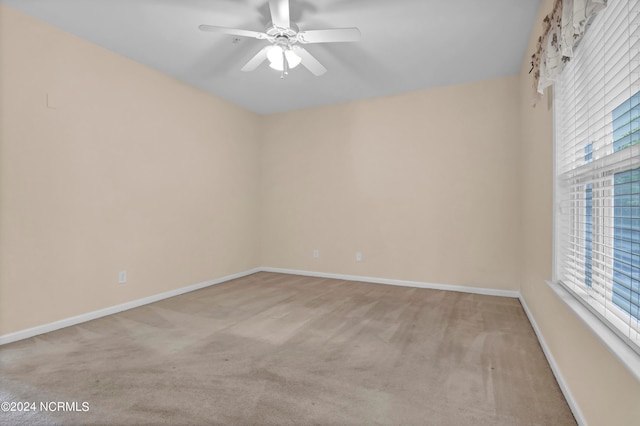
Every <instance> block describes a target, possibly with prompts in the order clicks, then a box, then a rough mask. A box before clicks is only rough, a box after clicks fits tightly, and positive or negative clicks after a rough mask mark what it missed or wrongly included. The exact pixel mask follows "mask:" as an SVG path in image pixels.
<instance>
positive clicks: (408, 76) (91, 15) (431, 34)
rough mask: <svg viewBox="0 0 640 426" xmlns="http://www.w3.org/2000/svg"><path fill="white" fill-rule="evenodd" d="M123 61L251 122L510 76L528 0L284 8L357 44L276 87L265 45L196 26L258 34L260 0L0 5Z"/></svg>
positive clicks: (339, 47)
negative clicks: (238, 109)
mask: <svg viewBox="0 0 640 426" xmlns="http://www.w3.org/2000/svg"><path fill="white" fill-rule="evenodd" d="M0 1H1V2H2V3H5V4H7V5H9V6H11V7H13V8H15V9H18V10H21V11H23V12H25V13H27V14H29V15H31V16H33V17H35V18H37V19H40V20H42V21H45V22H48V23H49V24H52V25H54V26H56V27H59V28H61V29H63V30H65V31H67V32H70V33H72V34H75V35H77V36H80V37H82V38H84V39H86V40H89V41H91V42H93V43H95V44H97V45H100V46H103V47H105V48H107V49H109V50H111V51H114V52H117V53H119V54H121V55H123V56H125V57H128V58H131V59H133V60H135V61H137V62H140V63H142V64H145V65H147V66H149V67H151V68H155V69H157V70H159V71H161V72H163V73H165V74H168V75H170V76H173V77H175V78H177V79H179V80H181V81H184V82H185V83H188V84H191V85H193V86H196V87H198V88H201V89H203V90H206V91H208V92H210V93H212V94H214V95H216V96H218V97H221V98H224V99H226V100H228V101H230V102H233V103H235V104H238V105H241V106H243V107H245V108H247V109H250V110H252V111H255V112H257V113H260V114H268V113H274V112H281V111H290V110H295V109H301V108H309V107H314V106H319V105H326V104H332V103H339V102H345V101H350V100H355V99H365V98H372V97H376V96H384V95H390V94H394V93H401V92H407V91H413V90H420V89H426V88H430V87H436V86H444V85H450V84H459V83H465V82H471V81H478V80H484V79H489V78H496V77H503V76H507V75H513V74H516V73H517V72H518V71H519V69H520V65H521V63H522V60H523V57H524V54H525V49H526V45H527V42H528V39H529V35H530V33H531V30H532V26H533V23H534V20H535V17H536V14H537V11H538V7H539V6H540V0H290V2H291V6H290V7H291V20H292V22H294V23H295V24H297V25H298V27H299V28H300V30H310V29H324V28H341V27H358V28H359V29H360V31H361V32H362V40H361V41H360V42H357V43H332V44H312V45H306V46H305V47H306V48H307V50H308V51H309V52H311V53H312V54H313V55H314V56H315V57H316V58H317V59H318V60H319V61H320V62H321V63H322V64H323V65H324V66H325V67H326V68H327V69H328V71H327V73H326V74H324V75H323V76H321V77H315V76H313V75H312V74H311V73H310V72H309V71H308V70H307V69H305V68H304V67H302V66H301V67H298V68H296V69H294V70H292V71H291V72H290V73H289V75H288V76H287V77H286V78H285V79H280V73H279V72H278V71H274V70H272V69H270V68H269V66H268V62H265V63H264V64H262V65H261V66H260V67H258V69H257V70H255V71H253V72H249V73H245V72H241V71H240V68H241V67H242V66H243V65H244V64H245V63H246V62H247V61H248V60H249V59H250V58H251V57H252V56H253V55H254V54H255V53H257V52H258V51H259V50H260V49H261V48H262V47H263V46H264V45H266V43H267V42H266V41H263V40H255V39H247V38H244V39H242V40H241V41H239V42H236V43H234V36H230V35H222V34H217V33H207V32H202V31H199V30H198V25H200V24H209V25H217V26H223V27H232V28H242V29H249V30H255V31H264V30H265V29H266V27H267V24H268V22H269V21H270V14H269V7H268V0H0Z"/></svg>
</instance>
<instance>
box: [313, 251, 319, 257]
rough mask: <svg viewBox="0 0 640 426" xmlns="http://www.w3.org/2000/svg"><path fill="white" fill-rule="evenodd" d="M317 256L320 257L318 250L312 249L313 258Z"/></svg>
mask: <svg viewBox="0 0 640 426" xmlns="http://www.w3.org/2000/svg"><path fill="white" fill-rule="evenodd" d="M319 257H320V250H314V251H313V258H314V259H317V258H319Z"/></svg>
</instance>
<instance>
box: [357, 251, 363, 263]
mask: <svg viewBox="0 0 640 426" xmlns="http://www.w3.org/2000/svg"><path fill="white" fill-rule="evenodd" d="M356 262H362V253H360V252H359V251H357V252H356Z"/></svg>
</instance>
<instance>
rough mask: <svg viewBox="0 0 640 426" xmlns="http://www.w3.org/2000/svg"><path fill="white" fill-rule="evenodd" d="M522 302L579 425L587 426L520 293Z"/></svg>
mask: <svg viewBox="0 0 640 426" xmlns="http://www.w3.org/2000/svg"><path fill="white" fill-rule="evenodd" d="M520 303H521V304H522V307H523V308H524V312H525V313H526V314H527V317H528V318H529V322H530V323H531V326H532V327H533V331H534V332H535V333H536V337H537V338H538V342H540V346H541V347H542V352H544V356H545V357H546V358H547V362H549V365H550V366H551V371H553V375H554V376H555V377H556V381H557V382H558V385H559V386H560V390H561V391H562V394H563V395H564V398H565V399H566V400H567V404H569V408H571V412H572V413H573V417H575V419H576V422H578V425H580V426H586V424H587V422H586V421H585V419H584V416H583V415H582V411H581V410H580V407H579V406H578V404H577V403H576V400H575V399H574V398H573V395H572V394H571V391H570V390H569V386H568V385H567V382H565V380H564V377H562V373H560V369H559V368H558V364H556V361H555V359H554V358H553V355H552V354H551V350H549V347H548V346H547V342H546V341H545V340H544V337H542V333H541V332H540V329H539V328H538V324H537V323H536V320H535V319H534V318H533V315H532V314H531V311H530V310H529V307H528V306H527V302H525V300H524V297H523V296H522V295H520Z"/></svg>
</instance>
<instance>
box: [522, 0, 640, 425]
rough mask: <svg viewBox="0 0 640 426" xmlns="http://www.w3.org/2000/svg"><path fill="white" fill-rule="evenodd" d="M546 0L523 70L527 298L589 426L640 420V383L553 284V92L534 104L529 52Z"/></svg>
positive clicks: (543, 8)
mask: <svg viewBox="0 0 640 426" xmlns="http://www.w3.org/2000/svg"><path fill="white" fill-rule="evenodd" d="M552 3H553V2H552V1H551V0H546V1H544V2H543V4H542V6H541V9H540V14H539V16H538V21H537V23H536V25H535V26H534V30H533V33H532V35H531V40H530V43H529V48H528V50H527V52H528V55H527V56H526V57H525V59H524V62H523V65H522V70H521V73H520V94H521V100H520V102H521V113H522V116H521V123H522V127H521V133H520V139H521V141H522V153H521V159H520V164H521V168H522V192H521V199H520V200H521V204H522V232H523V235H522V244H523V248H522V257H523V261H522V288H521V292H522V295H523V297H524V299H525V301H526V303H527V305H528V306H529V308H530V310H531V311H532V313H533V316H534V318H535V321H536V323H537V324H538V326H539V328H540V330H541V332H542V335H543V337H544V340H545V341H546V342H547V344H548V346H549V348H550V350H551V353H552V355H553V358H554V359H555V361H556V363H557V365H558V367H559V369H560V371H561V374H562V376H563V377H564V379H565V381H566V383H567V385H568V387H569V389H570V392H571V393H572V394H573V396H574V399H575V401H576V403H577V404H578V406H579V408H580V410H581V411H582V413H583V415H584V418H585V420H586V421H587V422H588V424H590V425H636V424H638V423H639V422H640V404H639V402H640V382H638V381H637V380H635V379H634V378H633V377H632V376H631V375H630V374H629V373H628V372H627V370H626V369H625V368H624V367H623V366H622V365H621V364H620V363H619V362H618V361H617V359H615V358H614V357H613V356H612V355H611V354H610V353H609V352H608V350H607V349H606V348H604V347H603V345H602V344H601V343H600V341H599V340H598V339H597V338H596V337H595V336H594V335H593V334H592V333H591V331H589V330H588V329H587V328H586V327H585V326H584V325H583V324H582V323H581V322H580V320H578V319H577V318H576V316H575V315H574V314H573V313H572V312H570V311H569V310H568V309H567V307H566V306H565V305H564V303H563V302H561V301H560V300H559V299H558V298H557V297H556V295H555V293H553V292H552V291H551V290H550V289H549V288H548V287H547V286H546V284H544V280H547V279H550V278H551V268H552V235H553V234H552V221H553V217H552V198H553V192H552V185H553V163H552V155H553V152H552V148H553V139H552V112H551V109H550V108H549V105H548V97H549V96H547V98H545V99H544V100H543V101H542V102H539V103H538V105H537V106H536V107H535V108H533V107H532V94H533V89H532V79H531V76H530V75H529V74H528V71H529V69H530V68H531V66H530V63H529V61H530V59H529V56H530V55H531V54H532V53H533V51H534V48H535V40H536V39H537V37H538V35H539V32H540V31H541V28H542V26H541V21H542V18H543V17H544V15H546V14H547V13H548V12H549V11H550V10H551V7H552Z"/></svg>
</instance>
